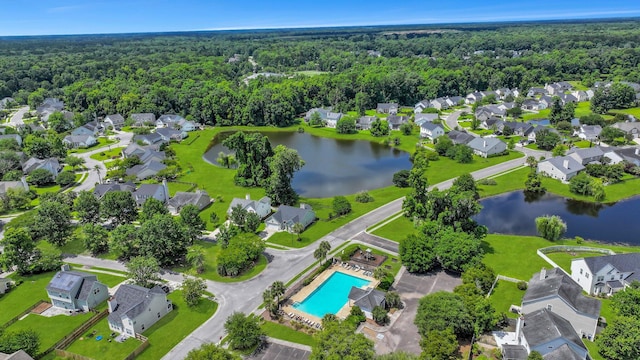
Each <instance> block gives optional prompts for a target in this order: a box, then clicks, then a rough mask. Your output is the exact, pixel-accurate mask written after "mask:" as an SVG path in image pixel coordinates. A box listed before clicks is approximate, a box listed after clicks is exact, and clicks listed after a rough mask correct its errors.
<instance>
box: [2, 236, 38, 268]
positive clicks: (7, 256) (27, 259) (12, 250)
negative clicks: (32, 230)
mask: <svg viewBox="0 0 640 360" xmlns="http://www.w3.org/2000/svg"><path fill="white" fill-rule="evenodd" d="M0 244H2V246H3V247H4V249H3V252H2V255H1V259H2V261H0V264H4V267H6V268H10V267H12V266H15V267H16V271H17V272H18V274H21V275H24V274H27V273H29V270H30V265H31V261H32V259H33V257H34V255H35V250H36V244H35V242H34V241H33V239H32V238H31V235H29V233H28V232H27V231H26V229H25V228H22V227H19V228H7V229H6V230H5V232H4V237H3V238H2V240H0Z"/></svg>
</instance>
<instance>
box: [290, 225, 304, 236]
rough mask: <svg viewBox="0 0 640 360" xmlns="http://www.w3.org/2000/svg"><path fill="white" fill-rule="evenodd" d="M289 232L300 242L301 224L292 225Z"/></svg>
mask: <svg viewBox="0 0 640 360" xmlns="http://www.w3.org/2000/svg"><path fill="white" fill-rule="evenodd" d="M291 231H292V232H293V233H294V234H296V237H297V240H298V241H300V235H301V234H302V232H304V225H302V223H299V222H297V223H295V224H293V227H292V228H291Z"/></svg>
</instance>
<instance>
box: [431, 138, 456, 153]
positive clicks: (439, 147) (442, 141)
mask: <svg viewBox="0 0 640 360" xmlns="http://www.w3.org/2000/svg"><path fill="white" fill-rule="evenodd" d="M453 147H454V144H453V140H451V139H450V138H449V137H448V136H440V137H439V138H438V141H437V142H436V144H435V147H434V148H435V150H436V152H437V153H438V155H440V156H447V153H449V150H450V149H452V148H453Z"/></svg>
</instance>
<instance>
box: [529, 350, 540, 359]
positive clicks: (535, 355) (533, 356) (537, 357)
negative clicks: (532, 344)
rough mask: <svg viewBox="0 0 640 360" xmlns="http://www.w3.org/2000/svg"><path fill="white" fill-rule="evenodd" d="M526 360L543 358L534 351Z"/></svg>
mask: <svg viewBox="0 0 640 360" xmlns="http://www.w3.org/2000/svg"><path fill="white" fill-rule="evenodd" d="M527 360H544V358H543V357H542V354H540V353H539V352H537V351H535V350H534V351H532V352H530V353H529V356H527Z"/></svg>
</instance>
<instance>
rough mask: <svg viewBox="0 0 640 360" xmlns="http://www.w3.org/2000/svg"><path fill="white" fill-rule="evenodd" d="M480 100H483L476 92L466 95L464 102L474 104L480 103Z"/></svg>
mask: <svg viewBox="0 0 640 360" xmlns="http://www.w3.org/2000/svg"><path fill="white" fill-rule="evenodd" d="M482 98H483V96H482V94H481V93H479V92H477V91H476V92H473V93H471V94H469V95H467V97H466V98H465V100H464V102H465V103H467V104H475V103H477V102H480V101H481V100H482Z"/></svg>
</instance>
